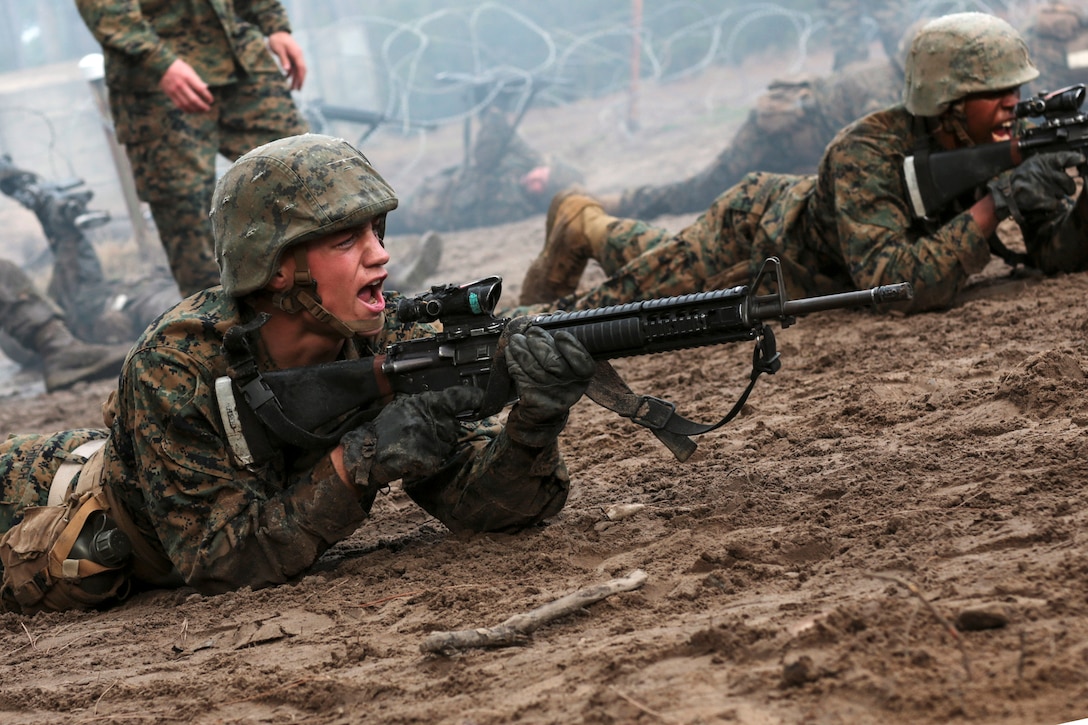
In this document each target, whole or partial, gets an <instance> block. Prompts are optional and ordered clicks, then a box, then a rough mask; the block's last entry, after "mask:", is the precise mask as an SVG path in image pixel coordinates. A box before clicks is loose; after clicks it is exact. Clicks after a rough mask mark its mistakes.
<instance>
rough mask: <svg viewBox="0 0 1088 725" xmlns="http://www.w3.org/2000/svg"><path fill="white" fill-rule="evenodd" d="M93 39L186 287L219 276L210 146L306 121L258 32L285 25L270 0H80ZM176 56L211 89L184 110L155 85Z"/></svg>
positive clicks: (231, 146)
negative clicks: (200, 102)
mask: <svg viewBox="0 0 1088 725" xmlns="http://www.w3.org/2000/svg"><path fill="white" fill-rule="evenodd" d="M77 5H78V7H79V11H80V14H81V15H82V16H83V19H84V21H85V22H86V24H87V27H88V28H90V30H91V32H92V33H93V34H94V36H95V38H96V39H97V40H98V42H99V43H100V44H101V45H102V48H103V53H104V55H105V66H106V68H105V70H106V84H107V86H108V88H109V98H110V110H111V113H112V114H113V122H114V127H115V130H116V133H117V140H118V141H119V142H120V143H121V144H123V145H124V146H125V150H126V152H127V153H128V156H129V160H130V162H131V165H132V171H133V176H134V177H135V180H136V188H137V192H138V194H139V196H140V198H141V199H142V200H144V201H146V202H147V203H148V204H149V206H150V207H151V213H152V216H153V217H154V219H155V225H156V227H157V229H158V233H159V238H160V239H161V241H162V243H163V247H164V248H165V250H166V256H167V259H168V261H169V263H170V270H171V272H172V274H173V275H174V278H175V279H176V280H177V284H178V287H179V288H180V290H181V292H182V294H183V295H188V294H191V293H193V292H196V291H199V290H201V289H204V288H206V287H209V286H213V285H216V284H218V283H219V270H218V268H217V267H216V264H215V259H214V256H213V255H212V249H211V227H210V224H209V222H208V219H207V214H208V208H209V207H210V206H211V203H210V202H211V194H212V190H213V188H214V185H215V161H216V155H217V154H222V155H223V156H225V157H226V158H228V159H230V160H232V161H233V160H234V159H236V158H238V157H239V156H241V155H242V154H243V153H245V152H246V151H248V150H250V149H251V148H254V147H255V146H259V145H261V144H263V143H266V142H268V141H271V140H273V139H276V138H280V137H282V136H290V135H294V134H298V133H302V132H304V131H305V130H306V129H307V127H306V123H305V121H304V120H303V118H302V116H301V114H300V113H299V112H298V109H297V108H296V107H295V105H294V102H293V100H292V99H291V94H290V91H289V89H288V87H287V84H286V82H285V81H284V79H283V76H282V74H281V73H280V71H279V68H278V66H277V65H276V61H275V59H274V58H273V56H272V54H271V52H270V51H269V50H268V48H267V47H266V45H265V36H267V35H270V34H272V33H275V32H279V31H290V24H289V23H288V20H287V15H286V12H285V11H284V9H283V7H282V6H281V5H280V3H279V2H277V1H276V0H236V1H235V2H232V1H231V0H199V1H195V2H185V3H179V2H173V1H172V0H77ZM177 58H183V59H184V60H185V61H186V62H187V63H189V64H190V65H191V66H193V68H194V70H196V72H197V73H198V74H200V76H201V78H203V79H204V81H205V82H207V83H208V85H209V86H210V87H211V88H210V90H211V93H212V95H213V96H214V98H215V101H214V103H213V105H212V109H211V111H209V112H208V113H199V114H192V113H183V112H182V111H180V110H178V109H177V108H176V107H175V106H174V104H173V103H172V102H171V101H170V99H169V98H168V97H167V96H166V94H164V93H162V92H161V91H160V90H159V87H158V83H159V80H160V79H161V78H162V75H163V73H165V71H166V69H167V68H168V67H169V66H170V64H171V63H172V62H173V61H174V60H176V59H177Z"/></svg>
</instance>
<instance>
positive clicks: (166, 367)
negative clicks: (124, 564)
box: [122, 349, 372, 593]
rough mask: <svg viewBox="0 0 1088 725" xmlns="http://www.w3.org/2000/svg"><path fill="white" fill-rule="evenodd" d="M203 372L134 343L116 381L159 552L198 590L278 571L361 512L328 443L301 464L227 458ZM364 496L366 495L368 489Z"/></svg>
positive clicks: (281, 575) (309, 557)
mask: <svg viewBox="0 0 1088 725" xmlns="http://www.w3.org/2000/svg"><path fill="white" fill-rule="evenodd" d="M211 381H212V376H211V375H210V374H209V373H208V371H205V370H202V369H200V367H199V364H198V363H197V362H195V361H194V360H193V359H192V358H189V357H186V356H185V355H184V354H181V353H178V352H176V351H172V352H171V353H170V354H160V353H157V352H156V351H155V350H153V349H152V350H147V349H145V350H140V351H137V352H136V353H134V354H133V356H132V358H131V360H130V363H129V365H128V368H127V371H126V374H125V378H124V380H123V385H125V386H127V387H128V390H126V391H122V394H123V395H125V396H127V397H128V399H129V400H130V401H131V403H130V408H129V409H130V411H131V412H130V416H131V418H132V420H131V421H130V431H131V433H130V435H131V441H132V442H131V445H132V448H133V454H134V456H135V458H136V461H137V466H136V468H137V470H138V475H139V478H140V480H139V482H138V486H139V488H140V489H141V491H142V495H143V500H144V505H145V509H146V511H145V513H146V515H147V516H148V517H149V518H150V520H151V523H152V525H153V527H154V529H155V532H156V533H157V535H158V537H159V540H160V542H161V544H162V546H163V549H164V551H165V553H166V555H167V556H168V557H169V558H170V560H171V561H172V562H173V563H174V566H175V567H176V568H177V569H178V571H179V572H181V574H182V576H183V577H184V579H185V581H186V582H187V583H188V584H189V585H191V586H193V587H195V588H196V589H197V590H199V591H202V592H213V593H214V592H222V591H226V590H230V589H237V588H239V587H243V586H251V587H254V588H256V587H261V586H266V585H270V584H278V583H281V582H284V581H287V580H288V579H290V578H291V577H293V576H295V575H297V574H299V573H300V572H302V571H303V570H305V569H306V568H308V567H309V566H310V565H311V564H313V563H314V561H315V560H316V559H317V558H318V557H319V556H320V555H321V554H322V553H323V552H324V551H325V550H326V549H327V548H328V547H329V546H330V545H332V544H333V543H335V542H336V541H339V540H340V539H343V538H344V537H346V536H348V535H349V534H351V533H352V532H353V531H354V530H355V529H356V528H357V527H358V525H359V523H360V522H361V521H362V520H363V519H364V518H365V516H366V514H367V508H368V505H367V504H369V501H368V502H367V503H366V504H364V503H363V502H361V501H360V500H359V498H358V494H357V493H355V492H353V491H352V490H351V489H350V488H349V487H348V486H347V485H346V484H345V483H344V482H343V481H342V480H341V479H340V478H339V476H338V475H337V474H336V472H335V470H334V468H333V465H332V462H331V460H330V458H329V455H328V453H325V454H324V455H321V456H320V457H319V458H318V459H317V460H316V462H313V463H312V464H311V465H308V466H304V467H299V466H288V464H286V463H284V461H283V460H282V459H281V458H277V459H275V460H274V461H273V462H272V463H270V464H267V465H265V466H264V467H261V468H259V469H258V470H249V469H247V468H246V467H244V466H242V465H240V464H237V463H235V462H234V460H233V459H232V457H231V456H230V455H229V453H228V452H227V451H228V450H229V446H228V444H227V441H226V436H225V434H224V431H223V429H222V426H221V423H220V420H219V416H218V413H217V412H216V411H217V409H218V408H217V404H216V402H215V396H214V391H213V389H212V385H213V384H212V382H211ZM371 500H372V499H371Z"/></svg>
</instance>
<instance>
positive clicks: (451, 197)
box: [386, 106, 582, 234]
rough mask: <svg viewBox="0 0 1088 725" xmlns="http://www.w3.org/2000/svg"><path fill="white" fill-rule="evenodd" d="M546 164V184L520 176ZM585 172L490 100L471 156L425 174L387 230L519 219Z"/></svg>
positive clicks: (442, 228)
mask: <svg viewBox="0 0 1088 725" xmlns="http://www.w3.org/2000/svg"><path fill="white" fill-rule="evenodd" d="M539 166H548V167H550V169H551V175H550V177H549V179H548V184H547V188H545V189H544V191H542V192H541V193H539V194H533V193H530V192H529V191H527V190H526V189H525V188H524V187H523V186H522V185H521V178H522V177H523V176H525V174H527V173H528V172H530V171H532V170H533V169H535V168H537V167H539ZM581 181H582V174H581V172H580V171H578V170H576V169H574V168H573V167H571V166H570V165H568V164H566V163H564V162H563V161H561V160H560V159H557V158H554V157H551V156H547V155H544V154H541V153H538V152H537V151H536V150H534V149H533V148H532V147H531V146H529V144H528V143H526V142H525V139H523V138H522V137H521V136H520V135H519V134H518V133H516V132H515V130H514V129H513V128H511V126H510V122H509V121H508V120H507V119H506V115H505V114H504V113H503V112H502V111H501V110H500V109H498V108H496V107H494V106H491V107H489V108H488V109H487V110H485V111H484V112H483V114H481V118H480V128H479V130H478V131H477V134H476V141H475V143H474V144H473V146H472V162H471V164H469V165H468V166H467V167H466V166H453V167H450V168H447V169H443V170H442V171H441V172H439V173H438V174H436V175H434V176H430V177H428V178H426V179H424V180H423V182H422V183H421V184H420V186H419V188H418V189H416V190H415V191H414V192H413V193H411V194H410V195H408V196H407V197H406V198H405V199H404V200H403V201H402V203H401V206H400V211H398V212H397V214H395V215H393V216H390V217H389V219H388V222H387V225H388V226H387V228H386V229H387V231H388V233H389V234H407V233H422V232H425V231H427V230H430V229H434V230H437V231H448V230H454V229H472V228H475V227H483V226H492V225H496V224H505V223H507V222H513V221H518V220H519V219H524V218H526V217H529V216H532V215H533V214H542V213H544V212H545V211H547V209H548V202H549V201H551V198H552V195H553V194H555V193H556V192H557V191H559V190H560V189H562V188H564V187H567V186H570V185H572V184H577V183H581Z"/></svg>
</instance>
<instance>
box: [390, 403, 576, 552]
mask: <svg viewBox="0 0 1088 725" xmlns="http://www.w3.org/2000/svg"><path fill="white" fill-rule="evenodd" d="M569 489H570V476H569V475H568V473H567V468H566V466H565V465H564V463H563V460H562V458H560V456H559V449H558V447H557V446H556V444H555V442H552V443H550V444H549V445H547V446H545V447H543V448H534V447H529V446H524V445H521V444H519V443H515V442H514V441H512V440H510V438H509V437H508V436H507V435H506V431H505V429H502V428H501V427H500V426H499V425H498V423H497V422H495V421H494V420H490V421H486V422H485V423H484V424H482V425H480V426H479V427H477V428H476V430H475V431H473V433H472V435H470V436H469V437H467V438H466V439H465V440H463V442H462V445H461V447H460V449H459V450H458V453H457V455H455V456H454V457H453V458H452V459H451V460H450V462H449V464H448V465H447V466H446V467H445V468H444V469H443V470H442V471H440V472H439V473H437V474H436V475H434V476H430V477H428V478H425V479H420V480H416V481H404V490H405V492H406V493H407V494H408V495H409V496H410V497H411V498H412V499H413V500H414V501H415V502H416V503H418V504H419V505H420V506H422V507H423V508H424V509H425V510H426V511H427V512H428V513H429V514H431V515H432V516H434V517H435V518H437V519H438V520H439V521H441V522H442V523H443V524H445V525H446V526H447V527H448V528H449V529H450V530H452V531H456V532H472V533H475V532H482V531H517V530H519V529H524V528H526V527H528V526H532V525H534V524H537V523H539V522H540V521H542V520H544V519H546V518H549V517H551V516H554V515H555V514H557V513H558V512H559V511H560V510H561V509H562V508H563V505H564V504H565V503H566V500H567V492H568V491H569Z"/></svg>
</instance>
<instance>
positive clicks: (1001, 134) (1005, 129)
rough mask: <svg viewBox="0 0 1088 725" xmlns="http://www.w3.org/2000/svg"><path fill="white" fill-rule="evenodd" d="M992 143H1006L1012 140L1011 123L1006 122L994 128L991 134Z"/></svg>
mask: <svg viewBox="0 0 1088 725" xmlns="http://www.w3.org/2000/svg"><path fill="white" fill-rule="evenodd" d="M991 135H992V136H993V139H994V141H1008V140H1009V139H1010V138H1012V121H1006V122H1005V123H1003V124H1001V125H1000V126H998V127H996V128H995V129H994V130H993V131H992V132H991Z"/></svg>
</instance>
